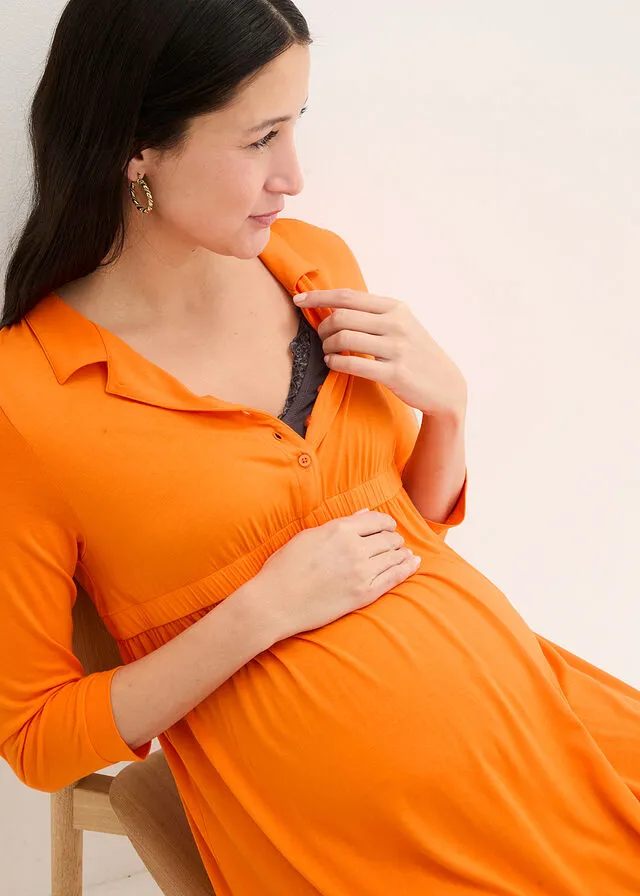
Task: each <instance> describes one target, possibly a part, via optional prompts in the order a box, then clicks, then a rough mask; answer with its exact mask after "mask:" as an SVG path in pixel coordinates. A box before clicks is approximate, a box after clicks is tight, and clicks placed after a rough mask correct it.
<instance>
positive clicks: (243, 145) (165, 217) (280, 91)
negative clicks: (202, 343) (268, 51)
mask: <svg viewBox="0 0 640 896" xmlns="http://www.w3.org/2000/svg"><path fill="white" fill-rule="evenodd" d="M309 68H310V53H309V48H308V47H300V46H293V47H290V48H289V49H288V50H287V51H286V52H284V53H283V54H281V55H280V56H279V57H278V58H277V59H275V60H273V61H272V62H271V63H269V64H268V65H267V66H265V68H264V69H262V70H261V72H260V73H259V75H258V76H257V77H256V78H255V80H253V81H252V83H251V84H250V85H248V86H247V87H245V89H244V90H243V92H242V93H241V94H239V96H238V98H237V99H236V100H235V101H234V102H233V104H232V105H230V106H227V107H226V108H225V109H223V110H221V111H219V112H214V113H211V114H209V115H206V116H202V117H201V118H198V119H195V120H194V121H193V122H192V124H191V131H190V135H189V140H188V143H187V145H186V148H185V149H184V150H183V151H182V153H181V155H180V156H179V157H176V156H175V155H174V156H173V157H172V156H170V155H169V154H165V155H161V154H157V153H155V152H154V151H153V150H149V149H147V150H144V152H143V153H142V154H141V155H140V156H138V157H136V158H134V159H132V160H131V162H130V164H129V168H128V172H127V173H128V177H129V181H135V180H137V178H138V174H143V175H144V176H145V179H146V182H147V183H148V185H149V188H150V190H151V192H152V195H153V201H154V206H153V211H152V213H151V214H149V215H142V214H141V213H140V212H139V211H137V209H136V208H135V207H134V206H133V203H131V201H130V200H129V208H128V213H129V215H130V216H135V215H137V216H138V220H139V222H140V223H141V224H142V223H143V224H144V229H145V231H146V234H147V235H148V236H151V233H150V231H149V228H151V229H153V230H154V231H156V234H155V235H156V236H158V237H161V239H162V242H163V243H164V244H165V247H167V243H172V242H175V244H176V249H177V248H178V245H180V246H181V248H182V249H183V250H184V248H186V247H187V246H190V247H191V248H192V249H197V248H199V247H204V248H205V249H208V250H210V251H212V252H216V253H218V254H220V255H233V256H236V257H238V258H253V257H255V256H256V255H257V254H259V253H260V252H261V251H262V249H263V248H264V247H265V246H266V244H267V242H268V241H269V236H270V231H269V228H268V227H264V226H260V225H259V224H258V223H257V222H255V221H252V220H251V216H252V215H264V214H268V213H269V212H272V211H275V210H278V209H282V208H283V207H284V204H285V200H284V197H285V196H287V195H288V196H295V195H297V194H298V193H300V192H301V190H302V188H303V185H304V184H303V179H302V173H301V170H300V166H299V163H298V158H297V154H296V148H295V141H294V129H295V125H296V122H297V121H298V119H299V117H300V114H301V112H302V110H303V108H304V107H305V104H306V101H307V98H308V94H309ZM285 117H286V118H288V119H289V120H288V121H285V122H282V123H278V124H274V125H269V124H266V125H262V126H260V125H261V123H262V122H264V121H265V120H266V119H272V118H285ZM258 126H260V127H258ZM256 128H257V129H256ZM254 129H255V130H254ZM274 132H277V133H275V135H274ZM265 138H266V139H267V142H266V143H265ZM261 141H262V145H261V143H260V142H261ZM135 193H136V197H137V199H138V202H140V204H141V205H146V204H147V197H146V195H145V193H144V191H143V189H142V188H141V187H140V186H139V185H138V184H136V186H135ZM134 220H135V218H134ZM134 229H135V228H134ZM160 231H161V232H160Z"/></svg>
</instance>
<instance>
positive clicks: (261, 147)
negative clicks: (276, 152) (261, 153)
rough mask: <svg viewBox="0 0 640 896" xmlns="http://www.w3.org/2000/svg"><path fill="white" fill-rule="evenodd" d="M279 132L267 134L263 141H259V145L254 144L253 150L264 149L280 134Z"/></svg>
mask: <svg viewBox="0 0 640 896" xmlns="http://www.w3.org/2000/svg"><path fill="white" fill-rule="evenodd" d="M278 133H279V131H271V133H270V134H267V136H266V137H263V138H262V140H258V142H257V143H252V144H251V146H252V148H253V149H263V148H264V147H265V146H266V145H267V143H269V142H270V141H271V140H273V138H274V137H275V136H276V134H278Z"/></svg>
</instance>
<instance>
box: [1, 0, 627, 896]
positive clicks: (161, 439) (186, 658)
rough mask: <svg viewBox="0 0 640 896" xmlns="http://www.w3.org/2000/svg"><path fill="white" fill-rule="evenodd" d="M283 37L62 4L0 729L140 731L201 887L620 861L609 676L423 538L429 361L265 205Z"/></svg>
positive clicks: (410, 331) (72, 752)
mask: <svg viewBox="0 0 640 896" xmlns="http://www.w3.org/2000/svg"><path fill="white" fill-rule="evenodd" d="M310 44H311V38H310V35H309V31H308V29H307V25H306V23H305V20H304V18H303V17H302V15H301V14H300V12H299V11H298V10H297V9H296V7H295V6H294V5H293V3H292V2H290V0H233V2H229V0H71V2H70V3H69V4H68V5H67V6H66V8H65V10H64V12H63V14H62V17H61V20H60V22H59V25H58V27H57V29H56V32H55V36H54V39H53V42H52V46H51V51H50V56H49V59H48V62H47V65H46V68H45V71H44V74H43V76H42V79H41V82H40V84H39V86H38V89H37V92H36V95H35V97H34V101H33V106H32V118H31V134H32V139H33V150H34V160H35V174H34V176H35V183H36V190H35V199H34V207H33V209H32V211H31V214H30V216H29V218H28V220H27V223H26V225H25V228H24V230H23V232H22V234H21V236H20V238H19V240H18V241H17V243H16V245H15V247H14V251H13V255H12V257H11V259H10V264H9V268H8V273H7V280H6V301H5V306H4V317H3V321H2V330H0V409H1V410H0V463H1V467H2V487H1V489H0V552H1V553H0V754H1V755H2V756H3V757H4V759H5V760H6V761H7V762H8V763H9V764H10V765H11V767H12V769H13V770H14V772H15V774H16V775H17V776H19V778H20V779H21V780H22V781H23V782H24V783H25V784H27V785H28V786H30V787H33V788H36V789H38V790H43V791H56V790H58V789H61V788H62V787H64V786H65V785H67V784H69V783H71V782H72V781H74V780H76V779H77V778H79V777H80V776H83V775H87V774H89V773H91V772H94V771H97V770H99V769H102V768H104V767H106V766H108V765H110V764H112V763H116V762H119V761H122V760H132V761H140V760H142V759H143V758H144V757H146V756H147V755H148V752H149V749H150V746H151V742H152V740H153V738H154V737H156V736H157V737H159V740H160V743H161V746H162V748H163V750H164V751H165V753H166V756H167V759H168V762H169V765H170V767H171V770H172V772H173V774H174V776H175V778H176V782H177V784H178V788H179V791H180V794H181V797H182V800H183V802H184V805H185V809H186V812H187V815H188V819H189V823H190V825H191V828H192V831H193V835H194V837H195V839H196V842H197V845H198V848H199V850H200V853H201V855H202V858H203V861H204V863H205V866H206V868H207V872H208V874H209V876H210V878H211V882H212V884H213V886H214V888H215V891H216V894H217V896H317V894H321V896H391V894H392V896H424V894H437V896H454V894H455V896H470V894H479V896H534V894H535V896H632V894H637V893H638V892H640V692H638V691H637V690H635V689H634V688H632V687H630V686H629V685H627V684H625V683H623V682H621V681H619V680H617V679H616V678H614V677H612V676H611V675H608V674H607V673H605V672H603V671H602V670H600V669H598V668H596V667H594V666H592V665H590V664H589V663H587V662H585V661H584V660H582V659H580V658H579V657H577V656H574V655H573V654H571V653H569V652H568V651H567V650H564V649H563V648H561V647H559V646H557V645H555V644H553V643H551V642H550V641H548V640H547V639H545V638H543V637H541V636H539V635H537V634H535V633H534V632H532V631H531V629H530V628H529V627H528V626H527V625H526V623H525V622H524V620H523V619H522V618H521V617H520V615H519V614H518V613H517V612H516V610H515V609H514V607H513V606H512V605H511V603H510V602H509V600H508V599H507V597H506V596H505V595H504V594H503V593H502V592H501V591H499V590H498V588H496V587H495V586H494V585H493V584H492V583H491V582H490V581H488V580H487V578H485V577H484V576H483V575H482V574H481V573H480V572H479V571H478V570H477V569H475V568H474V567H473V566H471V565H470V564H469V563H467V562H466V561H465V560H464V559H463V558H462V557H460V556H459V555H458V554H457V553H456V552H455V551H454V550H453V549H452V548H450V547H449V546H448V545H447V544H446V542H445V535H446V533H447V531H448V529H450V528H451V527H452V526H456V525H458V524H459V523H461V522H462V520H463V517H464V513H465V500H466V468H465V457H464V446H463V428H464V415H465V406H466V390H465V383H464V380H463V378H462V375H461V374H460V372H459V371H458V369H457V368H456V367H455V365H454V364H453V363H452V362H451V361H450V360H449V359H448V358H447V357H446V355H444V353H443V352H441V350H440V349H438V347H437V346H436V345H435V344H434V343H433V342H432V340H431V339H430V337H429V336H428V334H427V333H426V331H425V330H424V329H423V328H422V327H421V326H420V324H419V323H418V321H417V320H416V319H415V318H414V317H413V315H412V314H411V313H410V311H409V309H408V307H407V305H406V304H405V303H403V302H401V301H400V300H398V299H394V298H387V297H382V296H375V295H370V294H369V293H368V291H367V288H366V285H365V283H364V280H363V278H362V275H361V273H360V270H359V267H358V264H357V262H356V260H355V258H354V255H353V254H352V252H351V251H350V249H349V248H348V246H347V245H346V244H345V242H344V241H343V240H342V239H341V238H340V237H339V236H338V235H337V234H335V233H334V232H332V231H330V230H326V229H323V228H320V227H317V226H314V225H312V224H310V223H306V222H304V221H300V220H296V219H288V220H287V219H282V220H280V221H279V222H277V223H276V222H275V221H274V218H273V216H272V215H271V214H270V213H271V212H275V211H281V210H282V208H283V197H284V196H286V195H289V196H293V195H296V194H298V193H300V191H301V190H302V186H303V184H302V178H301V174H300V168H299V166H298V161H297V158H296V150H295V146H294V128H295V121H296V119H297V118H298V117H299V115H300V114H301V110H302V107H303V106H304V104H305V103H306V101H307V97H308V87H309V83H308V79H309V63H310V59H309V46H310ZM342 99H343V96H342V95H340V96H339V97H338V101H342ZM345 100H346V102H349V100H348V98H345ZM341 137H344V135H341ZM302 293H308V294H309V295H308V298H307V300H306V302H303V303H302V304H301V306H300V307H297V306H296V304H295V302H294V298H295V297H296V296H298V295H300V294H302ZM325 355H327V356H328V357H327V360H326V361H325ZM412 408H419V409H420V410H422V411H423V412H424V414H425V421H426V423H425V424H424V425H423V427H422V428H420V427H419V426H418V423H417V420H416V417H415V414H414V412H413V410H412ZM419 429H420V431H418V430H419ZM409 550H411V551H413V553H414V554H415V555H417V557H418V561H415V560H413V559H411V557H410V554H409ZM74 579H75V580H77V581H78V582H79V583H80V584H81V585H82V586H83V587H84V588H85V589H86V590H87V591H88V592H89V594H90V595H91V597H92V599H93V600H94V602H95V604H96V606H97V608H98V610H99V612H100V615H101V616H102V618H103V619H104V621H105V624H106V626H107V627H108V629H109V631H110V632H111V633H112V634H113V635H114V637H115V638H116V639H117V641H118V643H119V646H120V651H121V654H122V658H123V664H122V665H121V666H120V667H119V668H117V669H115V670H111V671H108V672H104V673H102V672H101V673H96V674H91V675H86V676H84V675H83V670H82V668H81V667H80V664H79V663H78V661H77V660H76V658H75V657H74V655H73V653H72V639H71V634H72V621H71V620H72V615H71V611H72V606H73V602H74V599H75V596H76V585H75V583H74Z"/></svg>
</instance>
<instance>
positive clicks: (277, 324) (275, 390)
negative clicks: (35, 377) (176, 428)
mask: <svg viewBox="0 0 640 896" xmlns="http://www.w3.org/2000/svg"><path fill="white" fill-rule="evenodd" d="M65 299H66V301H68V302H69V304H73V305H74V306H75V307H76V308H77V310H79V311H81V313H83V314H84V315H85V316H86V317H88V318H90V319H92V320H94V322H95V323H98V324H99V325H101V326H103V327H105V328H106V329H108V330H110V331H111V332H112V333H114V334H115V335H116V336H117V337H118V338H119V339H121V340H122V341H123V342H125V343H126V344H127V345H128V346H129V347H130V348H132V349H133V350H134V351H135V352H137V353H138V354H139V355H141V356H142V357H143V358H145V359H146V360H148V361H150V362H151V363H152V364H154V365H156V366H157V367H160V368H162V369H163V370H165V371H166V372H167V373H169V374H171V376H173V377H174V378H175V379H177V380H178V381H179V382H180V383H182V384H183V385H184V386H186V387H187V388H188V389H189V390H190V391H192V392H193V393H194V394H195V395H198V396H209V395H211V396H214V397H215V398H217V399H220V400H221V401H225V402H229V403H233V404H241V405H245V406H247V407H251V408H255V409H257V410H261V411H264V412H265V413H268V414H271V415H272V416H274V417H278V416H279V415H280V414H281V413H282V411H283V409H284V406H285V403H286V400H287V397H288V395H289V389H290V386H291V378H292V372H293V351H292V349H291V347H290V346H291V342H292V341H293V340H294V339H295V337H296V335H297V334H298V331H299V327H300V319H301V314H302V312H301V311H300V310H299V309H298V308H297V307H296V306H295V305H294V303H293V302H292V300H291V295H290V294H289V293H288V292H287V290H286V289H285V288H284V287H283V286H282V284H281V283H279V282H278V281H276V280H275V278H273V277H271V276H269V277H268V278H264V277H263V278H262V279H261V280H259V281H258V282H256V283H255V285H254V286H253V287H252V288H249V289H248V290H247V291H245V292H244V294H243V295H241V296H240V295H239V296H238V298H237V300H236V301H233V302H227V303H226V304H225V305H224V307H223V308H222V309H221V313H216V314H214V315H210V316H207V317H204V318H200V319H194V318H189V319H185V320H184V321H180V322H178V323H175V322H174V323H173V324H172V326H171V327H166V326H164V327H162V326H148V325H146V326H144V327H132V326H130V325H126V324H123V323H122V322H121V321H118V320H115V319H113V318H112V317H110V316H105V314H107V312H106V311H104V310H103V309H105V308H108V305H106V304H105V303H102V304H101V305H97V303H95V302H94V303H91V301H90V300H88V299H86V298H85V297H83V296H82V295H81V294H78V293H76V294H75V295H74V294H71V295H69V291H67V295H66V296H65Z"/></svg>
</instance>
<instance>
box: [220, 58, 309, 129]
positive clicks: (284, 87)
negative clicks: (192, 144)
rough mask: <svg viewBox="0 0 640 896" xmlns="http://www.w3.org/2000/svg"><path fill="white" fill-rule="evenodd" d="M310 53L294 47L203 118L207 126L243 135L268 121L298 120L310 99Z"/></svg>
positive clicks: (272, 61)
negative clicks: (216, 109) (222, 106)
mask: <svg viewBox="0 0 640 896" xmlns="http://www.w3.org/2000/svg"><path fill="white" fill-rule="evenodd" d="M310 63H311V59H310V52H309V48H308V47H301V46H297V45H296V46H293V47H289V49H288V50H285V51H284V53H281V54H280V56H277V57H276V58H275V59H272V60H271V62H269V63H268V64H267V65H265V66H264V67H263V68H261V69H260V71H258V72H257V73H256V74H254V75H252V76H251V77H250V79H248V81H247V82H246V83H245V85H244V86H243V87H242V88H241V89H240V90H239V91H238V94H237V96H236V97H235V98H234V100H233V101H232V102H231V103H228V104H227V105H226V106H225V107H224V108H223V109H219V110H218V111H217V112H212V113H211V114H210V115H207V116H204V118H205V119H207V125H210V126H212V127H214V128H224V129H225V130H234V131H240V132H244V131H247V130H248V129H249V128H252V127H254V126H255V125H257V124H258V123H259V122H261V121H263V120H264V119H266V118H280V117H285V116H291V117H292V118H296V117H297V115H298V114H299V112H300V109H301V108H302V107H303V106H304V104H305V101H306V98H307V97H308V95H309V71H310Z"/></svg>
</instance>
